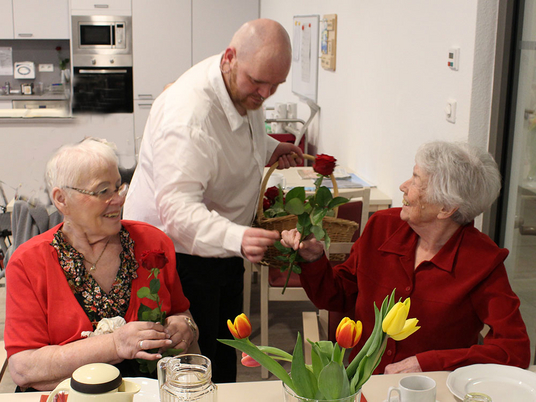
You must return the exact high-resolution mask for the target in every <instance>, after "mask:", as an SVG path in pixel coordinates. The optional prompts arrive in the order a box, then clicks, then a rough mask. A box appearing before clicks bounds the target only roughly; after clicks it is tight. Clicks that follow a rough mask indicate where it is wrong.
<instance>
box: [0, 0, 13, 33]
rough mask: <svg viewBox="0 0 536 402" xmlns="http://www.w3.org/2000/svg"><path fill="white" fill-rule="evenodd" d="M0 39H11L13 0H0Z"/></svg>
mask: <svg viewBox="0 0 536 402" xmlns="http://www.w3.org/2000/svg"><path fill="white" fill-rule="evenodd" d="M0 18H1V19H2V23H1V24H0V39H13V2H12V0H0Z"/></svg>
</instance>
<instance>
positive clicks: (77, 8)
mask: <svg viewBox="0 0 536 402" xmlns="http://www.w3.org/2000/svg"><path fill="white" fill-rule="evenodd" d="M131 13H132V11H131V4H130V0H71V14H72V15H131Z"/></svg>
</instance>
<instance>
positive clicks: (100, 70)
mask: <svg viewBox="0 0 536 402" xmlns="http://www.w3.org/2000/svg"><path fill="white" fill-rule="evenodd" d="M73 73H74V81H73V112H74V113H132V112H133V111H134V98H133V92H132V67H74V70H73Z"/></svg>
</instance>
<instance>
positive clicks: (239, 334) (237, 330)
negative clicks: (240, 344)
mask: <svg viewBox="0 0 536 402" xmlns="http://www.w3.org/2000/svg"><path fill="white" fill-rule="evenodd" d="M227 327H229V331H231V334H233V336H234V337H235V338H236V339H244V338H247V337H249V336H250V335H251V323H250V322H249V319H248V317H247V316H246V315H245V314H244V313H242V314H240V315H238V316H236V318H235V320H234V324H233V323H232V322H231V320H227Z"/></svg>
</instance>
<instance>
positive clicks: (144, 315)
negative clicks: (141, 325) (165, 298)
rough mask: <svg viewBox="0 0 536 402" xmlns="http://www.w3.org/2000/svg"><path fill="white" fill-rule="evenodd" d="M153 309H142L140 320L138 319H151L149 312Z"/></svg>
mask: <svg viewBox="0 0 536 402" xmlns="http://www.w3.org/2000/svg"><path fill="white" fill-rule="evenodd" d="M152 311H153V310H151V309H149V310H146V311H143V312H142V313H141V320H140V321H152V320H151V312H152Z"/></svg>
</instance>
